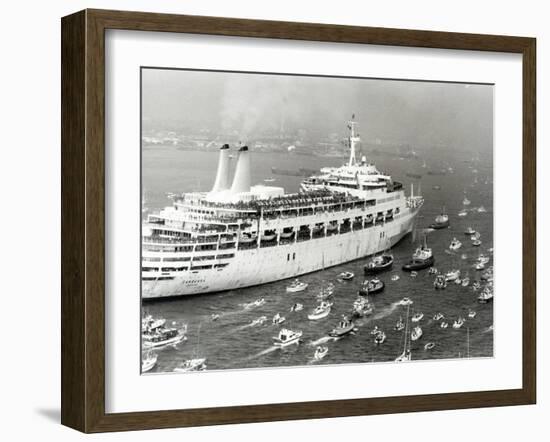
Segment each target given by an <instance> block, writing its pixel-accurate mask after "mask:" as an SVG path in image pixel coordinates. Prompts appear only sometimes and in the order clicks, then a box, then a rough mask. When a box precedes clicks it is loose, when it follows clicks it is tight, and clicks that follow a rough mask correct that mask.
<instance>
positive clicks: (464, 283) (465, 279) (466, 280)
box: [462, 276, 470, 287]
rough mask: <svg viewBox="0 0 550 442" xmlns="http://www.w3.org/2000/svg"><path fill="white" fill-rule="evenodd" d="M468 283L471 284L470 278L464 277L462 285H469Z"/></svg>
mask: <svg viewBox="0 0 550 442" xmlns="http://www.w3.org/2000/svg"><path fill="white" fill-rule="evenodd" d="M468 285H470V278H469V277H468V276H466V277H465V278H463V279H462V287H468Z"/></svg>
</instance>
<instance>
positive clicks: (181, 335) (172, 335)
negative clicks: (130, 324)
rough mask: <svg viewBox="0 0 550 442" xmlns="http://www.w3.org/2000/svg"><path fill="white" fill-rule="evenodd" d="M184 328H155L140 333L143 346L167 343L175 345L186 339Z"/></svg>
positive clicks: (157, 346)
mask: <svg viewBox="0 0 550 442" xmlns="http://www.w3.org/2000/svg"><path fill="white" fill-rule="evenodd" d="M185 333H186V328H185V327H184V328H181V329H176V328H165V327H161V328H157V329H155V331H154V332H152V333H144V334H142V345H143V348H147V349H150V348H159V347H165V346H167V345H176V344H179V343H180V342H182V341H185V340H186V339H187V336H186V335H185Z"/></svg>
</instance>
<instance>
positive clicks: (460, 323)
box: [453, 316, 466, 328]
mask: <svg viewBox="0 0 550 442" xmlns="http://www.w3.org/2000/svg"><path fill="white" fill-rule="evenodd" d="M465 321H466V320H465V319H464V318H463V317H462V316H460V317H459V318H458V319H457V320H455V322H454V323H453V328H460V327H462V326H463V325H464V322H465Z"/></svg>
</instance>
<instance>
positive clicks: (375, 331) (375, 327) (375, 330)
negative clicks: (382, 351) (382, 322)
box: [370, 325, 380, 336]
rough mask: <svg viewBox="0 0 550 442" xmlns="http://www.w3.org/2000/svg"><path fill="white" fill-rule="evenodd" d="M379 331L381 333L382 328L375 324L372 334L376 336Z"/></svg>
mask: <svg viewBox="0 0 550 442" xmlns="http://www.w3.org/2000/svg"><path fill="white" fill-rule="evenodd" d="M378 333H380V329H379V328H378V326H377V325H375V326H374V328H373V329H372V330H371V331H370V334H371V335H372V336H376V335H377V334H378Z"/></svg>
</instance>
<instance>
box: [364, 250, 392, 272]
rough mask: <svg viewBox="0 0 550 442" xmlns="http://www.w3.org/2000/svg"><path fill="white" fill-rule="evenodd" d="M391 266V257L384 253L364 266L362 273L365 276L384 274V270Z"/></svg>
mask: <svg viewBox="0 0 550 442" xmlns="http://www.w3.org/2000/svg"><path fill="white" fill-rule="evenodd" d="M392 265H393V255H391V254H389V253H384V254H382V255H379V256H375V257H374V258H372V259H371V260H370V261H369V262H368V263H367V264H365V266H364V267H363V271H364V272H365V275H372V274H375V273H381V272H385V271H386V270H389V269H391V267H392Z"/></svg>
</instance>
